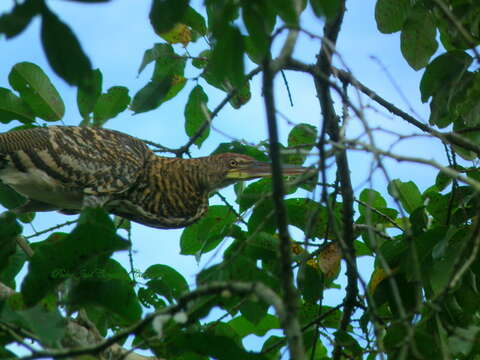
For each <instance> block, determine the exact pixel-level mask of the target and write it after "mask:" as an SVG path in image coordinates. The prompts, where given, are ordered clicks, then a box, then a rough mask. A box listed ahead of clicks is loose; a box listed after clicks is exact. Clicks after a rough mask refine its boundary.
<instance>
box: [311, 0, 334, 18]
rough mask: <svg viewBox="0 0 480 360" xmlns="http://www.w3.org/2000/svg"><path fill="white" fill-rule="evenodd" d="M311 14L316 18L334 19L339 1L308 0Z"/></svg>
mask: <svg viewBox="0 0 480 360" xmlns="http://www.w3.org/2000/svg"><path fill="white" fill-rule="evenodd" d="M310 5H311V6H312V9H313V12H314V13H315V15H317V16H318V17H324V16H325V17H327V19H334V18H335V16H336V15H337V14H338V11H339V10H340V0H310Z"/></svg>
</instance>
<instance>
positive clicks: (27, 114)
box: [0, 87, 35, 124]
mask: <svg viewBox="0 0 480 360" xmlns="http://www.w3.org/2000/svg"><path fill="white" fill-rule="evenodd" d="M34 119H35V114H34V113H33V111H32V109H31V108H30V107H29V106H28V104H27V103H26V102H25V101H23V100H22V99H21V98H19V97H18V96H17V95H15V94H14V93H13V92H11V91H10V90H9V89H5V88H2V87H0V122H2V123H4V124H7V123H9V122H10V121H12V120H18V121H21V122H24V123H29V122H31V121H33V120H34Z"/></svg>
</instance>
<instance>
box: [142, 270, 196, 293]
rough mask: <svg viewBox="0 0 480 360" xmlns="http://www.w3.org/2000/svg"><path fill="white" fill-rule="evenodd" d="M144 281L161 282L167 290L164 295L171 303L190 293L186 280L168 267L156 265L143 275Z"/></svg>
mask: <svg viewBox="0 0 480 360" xmlns="http://www.w3.org/2000/svg"><path fill="white" fill-rule="evenodd" d="M143 278H144V279H155V280H161V281H162V283H163V284H165V287H166V289H167V293H163V294H159V295H164V296H165V297H166V298H167V299H168V300H169V301H171V300H172V299H178V298H179V297H181V296H182V295H183V294H185V293H186V292H188V283H187V281H186V280H185V278H184V277H183V276H182V275H181V274H180V273H179V272H178V271H176V270H175V269H173V268H171V267H170V266H167V265H161V264H156V265H152V266H150V267H149V268H148V269H147V270H145V272H144V273H143Z"/></svg>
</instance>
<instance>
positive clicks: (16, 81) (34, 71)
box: [8, 62, 65, 121]
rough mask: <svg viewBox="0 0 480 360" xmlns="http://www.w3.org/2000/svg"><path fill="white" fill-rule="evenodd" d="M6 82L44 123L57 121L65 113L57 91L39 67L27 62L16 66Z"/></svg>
mask: <svg viewBox="0 0 480 360" xmlns="http://www.w3.org/2000/svg"><path fill="white" fill-rule="evenodd" d="M8 81H9V83H10V85H11V86H12V88H14V89H15V90H17V91H18V92H19V93H20V97H21V98H22V100H24V101H25V102H26V103H27V104H28V105H29V106H30V108H31V109H32V110H33V112H34V113H35V115H36V116H38V117H40V118H42V119H44V120H46V121H58V120H60V119H61V118H62V117H63V115H64V113H65V105H64V104H63V100H62V98H61V97H60V94H59V93H58V91H57V89H55V87H54V86H53V85H52V83H51V82H50V79H49V78H48V77H47V75H46V74H45V73H44V72H43V70H42V69H40V67H38V66H37V65H35V64H32V63H29V62H21V63H18V64H16V65H15V66H14V67H13V68H12V70H11V71H10V74H9V75H8Z"/></svg>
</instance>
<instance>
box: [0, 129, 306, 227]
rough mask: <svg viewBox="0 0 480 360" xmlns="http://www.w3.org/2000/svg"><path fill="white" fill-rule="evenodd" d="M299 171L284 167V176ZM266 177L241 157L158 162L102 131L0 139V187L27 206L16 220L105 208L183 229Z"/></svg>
mask: <svg viewBox="0 0 480 360" xmlns="http://www.w3.org/2000/svg"><path fill="white" fill-rule="evenodd" d="M305 171H306V168H304V167H302V166H295V165H284V166H283V174H284V175H299V174H303V173H305ZM270 175H271V170H270V163H269V162H260V161H257V160H255V159H254V158H252V157H250V156H247V155H243V154H237V153H222V154H216V155H211V156H205V157H199V158H191V159H183V158H172V157H161V156H158V155H156V154H155V153H154V152H153V151H152V150H151V149H150V148H149V147H148V146H147V144H146V143H145V142H143V141H142V140H140V139H138V138H135V137H133V136H130V135H128V134H125V133H122V132H119V131H115V130H109V129H104V128H94V127H85V126H46V127H35V128H30V129H22V130H15V131H9V132H5V133H1V134H0V180H1V181H2V182H3V183H4V184H6V185H8V186H10V187H11V188H13V189H14V190H15V191H17V192H18V193H20V194H22V195H24V196H25V197H26V198H27V202H26V203H25V204H23V205H21V206H20V207H18V208H16V209H12V211H13V212H14V213H16V214H22V213H26V212H32V211H60V212H62V213H65V214H76V213H79V212H80V211H81V210H82V209H84V208H86V207H103V208H104V209H105V210H106V211H107V212H109V213H111V214H114V215H118V216H120V217H122V218H125V219H128V220H131V221H134V222H137V223H140V224H143V225H146V226H150V227H154V228H162V229H171V228H182V227H185V226H188V225H190V224H193V223H195V222H196V221H198V220H199V219H200V218H201V217H202V216H204V215H205V214H206V212H207V210H208V200H209V197H210V194H211V193H212V192H213V191H216V190H217V189H221V188H223V187H225V186H228V185H230V184H233V183H235V182H237V181H241V180H249V179H256V178H263V177H267V176H270Z"/></svg>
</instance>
